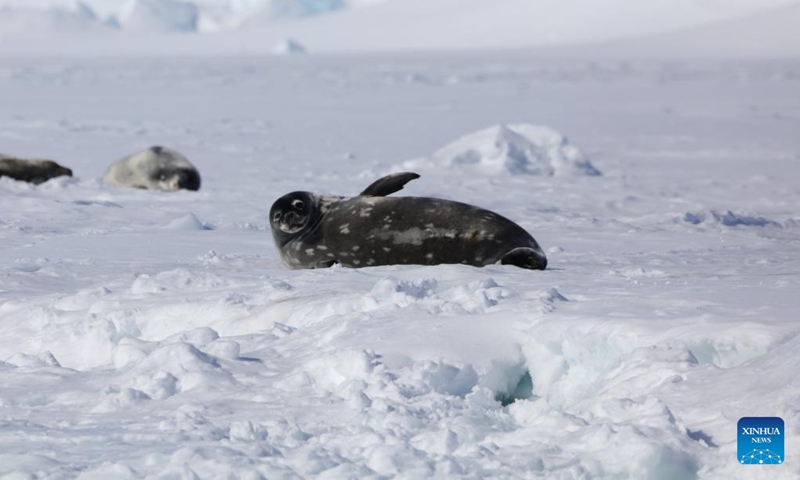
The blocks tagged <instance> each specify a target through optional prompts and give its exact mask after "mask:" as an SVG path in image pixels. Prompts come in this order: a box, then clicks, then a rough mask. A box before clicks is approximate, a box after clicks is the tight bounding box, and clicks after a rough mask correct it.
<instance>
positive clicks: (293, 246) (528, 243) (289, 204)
mask: <svg viewBox="0 0 800 480" xmlns="http://www.w3.org/2000/svg"><path fill="white" fill-rule="evenodd" d="M416 178H419V175H418V174H416V173H413V172H403V173H396V174H392V175H388V176H386V177H383V178H380V179H378V180H376V181H375V182H374V183H372V184H371V185H370V186H368V187H367V188H366V189H365V190H364V191H363V192H361V193H360V194H359V195H358V196H356V197H349V198H348V197H341V196H335V195H324V194H318V193H311V192H292V193H289V194H286V195H284V196H282V197H281V198H279V199H278V200H276V201H275V203H274V204H273V205H272V208H271V209H270V213H269V215H270V226H271V228H272V236H273V238H274V240H275V245H276V247H277V250H278V253H279V254H280V257H281V260H282V261H283V263H284V265H286V266H287V267H289V268H292V269H300V268H325V267H330V266H331V265H334V264H336V263H339V264H341V265H342V266H345V267H351V268H358V267H369V266H377V265H408V264H412V265H438V264H442V263H460V264H467V265H474V266H476V267H482V266H486V265H492V264H497V263H499V264H504V265H516V266H517V267H522V268H528V269H531V270H544V269H545V267H546V266H547V258H546V257H545V254H544V252H543V251H542V249H541V247H539V244H538V243H536V240H534V238H533V237H532V236H531V235H530V234H529V233H528V232H526V231H525V229H523V228H522V227H520V226H519V225H517V224H516V223H514V222H512V221H511V220H509V219H507V218H505V217H503V216H501V215H498V214H497V213H494V212H491V211H489V210H485V209H483V208H480V207H475V206H472V205H467V204H465V203H460V202H453V201H449V200H442V199H438V198H428V197H389V196H388V195H391V194H392V193H395V192H397V191H399V190H402V188H403V186H404V185H405V184H406V183H408V182H410V181H411V180H414V179H416Z"/></svg>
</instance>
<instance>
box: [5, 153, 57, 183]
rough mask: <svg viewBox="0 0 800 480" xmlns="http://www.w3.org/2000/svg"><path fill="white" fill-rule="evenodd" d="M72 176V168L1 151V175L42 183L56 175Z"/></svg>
mask: <svg viewBox="0 0 800 480" xmlns="http://www.w3.org/2000/svg"><path fill="white" fill-rule="evenodd" d="M63 176H67V177H71V176H72V170H70V169H69V168H67V167H64V166H62V165H59V164H57V163H56V162H54V161H52V160H46V159H43V158H18V157H14V156H12V155H5V154H2V153H0V177H10V178H13V179H14V180H22V181H23V182H28V183H33V184H36V185H38V184H40V183H44V182H46V181H48V180H50V179H51V178H55V177H63Z"/></svg>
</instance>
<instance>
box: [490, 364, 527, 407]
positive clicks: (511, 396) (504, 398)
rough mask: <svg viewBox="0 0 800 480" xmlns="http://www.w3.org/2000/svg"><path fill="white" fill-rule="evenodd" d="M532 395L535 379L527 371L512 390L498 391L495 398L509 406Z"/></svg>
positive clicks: (501, 403) (503, 404)
mask: <svg viewBox="0 0 800 480" xmlns="http://www.w3.org/2000/svg"><path fill="white" fill-rule="evenodd" d="M531 397H533V380H532V379H531V374H530V372H528V371H526V372H525V373H524V374H523V375H522V377H520V379H519V381H518V382H517V384H516V386H514V389H513V390H512V391H510V392H497V394H496V395H495V396H494V399H495V400H497V401H498V402H500V405H502V406H504V407H507V406H509V405H511V404H512V403H514V402H516V401H517V400H527V399H529V398H531Z"/></svg>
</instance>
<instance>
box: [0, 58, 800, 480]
mask: <svg viewBox="0 0 800 480" xmlns="http://www.w3.org/2000/svg"><path fill="white" fill-rule="evenodd" d="M799 93H800V62H798V61H793V60H784V61H780V60H774V61H767V60H763V61H702V62H701V61H652V62H644V61H636V62H626V61H622V60H619V61H614V60H607V61H596V62H591V61H582V60H578V59H560V58H558V57H557V56H544V55H541V56H540V55H537V54H534V53H525V52H517V53H513V52H484V53H480V54H479V53H473V54H466V53H461V54H434V53H428V54H413V55H412V54H404V55H398V54H395V55H377V54H376V55H345V56H340V57H337V56H319V57H315V56H308V57H285V58H278V57H276V58H255V57H241V58H211V57H207V58H193V59H192V58H190V59H186V58H183V59H179V58H161V59H153V58H149V59H148V58H113V59H112V58H94V59H90V58H72V59H68V58H61V59H55V58H54V59H50V60H43V59H35V60H34V59H25V58H18V59H9V58H6V59H0V105H1V107H0V152H4V153H12V154H16V155H20V156H29V157H45V158H52V159H54V160H56V161H58V162H59V163H61V164H63V165H66V166H69V167H70V168H72V169H73V171H74V172H75V177H74V178H71V179H70V178H59V179H54V180H51V181H49V182H47V183H45V184H42V185H39V186H34V185H28V184H25V183H21V182H16V181H12V180H10V179H8V178H0V242H2V248H1V249H0V478H8V479H33V478H36V479H61V478H80V479H100V478H102V479H109V478H115V479H125V478H170V479H171V478H185V479H191V478H241V479H258V478H270V479H272V478H287V479H291V478H312V477H314V478H330V479H341V478H374V479H379V478H408V479H412V478H413V479H419V478H547V479H656V480H675V479H726V480H727V479H748V480H750V479H764V480H767V479H770V480H773V479H794V478H798V476H800V467H799V466H798V465H800V463H799V462H798V458H800V447H798V446H799V445H800V442H799V441H798V437H799V436H800V379H798V377H797V372H798V371H800V355H798V351H799V350H800V323H798V309H800V296H799V295H798V292H800V95H799ZM523 123H527V124H531V125H538V126H547V127H549V128H551V129H553V132H556V133H552V134H550V133H548V134H546V135H545V137H546V138H549V139H551V140H552V139H554V138H556V137H554V136H553V135H557V134H558V133H560V134H561V135H563V136H564V137H565V138H566V139H568V142H569V145H571V147H570V148H571V149H572V148H574V149H577V150H579V153H580V155H581V157H580V158H584V159H585V160H587V161H589V162H591V165H592V166H593V168H595V169H596V170H597V171H599V172H600V173H601V175H586V174H585V173H586V171H585V170H582V169H566V170H559V169H556V170H555V172H547V173H555V175H554V176H550V175H548V174H545V175H536V174H533V173H532V172H530V171H526V170H525V169H522V170H520V169H515V168H495V167H492V166H491V165H488V164H486V163H485V162H484V163H480V162H479V164H478V167H480V168H473V167H475V165H463V164H461V163H459V162H458V161H451V160H448V159H449V158H451V157H446V158H445V156H443V155H444V154H445V153H447V152H452V151H454V150H453V149H454V148H455V149H458V148H462V147H464V148H467V149H469V148H476V149H478V150H480V151H482V152H489V153H487V155H488V154H490V153H491V152H496V151H499V152H500V154H505V153H508V152H512V153H513V152H516V151H517V150H518V149H516V147H513V148H512V147H508V145H511V144H514V145H519V144H517V143H514V142H522V141H523V140H519V138H518V137H513V136H509V135H510V134H509V133H508V132H507V129H506V130H504V129H503V128H500V127H493V126H496V125H508V126H513V125H518V124H523ZM487 128H494V130H492V132H501V135H500V136H493V135H494V134H493V133H492V132H490V133H488V134H487V133H486V132H484V133H483V134H480V135H475V136H472V137H468V138H467V140H469V141H471V142H473V143H472V144H469V145H466V144H465V143H463V141H462V143H458V142H459V139H461V140H464V137H465V136H467V135H470V134H473V133H475V132H480V131H483V130H485V129H487ZM546 131H547V132H550V131H549V130H546ZM548 135H549V136H548ZM512 137H513V138H512ZM509 138H512V140H513V141H510V140H509ZM558 138H560V137H558ZM553 141H554V142H555V143H554V145H561V144H560V143H559V142H558V141H555V140H553ZM451 142H456V144H451ZM504 142H510V143H504ZM467 143H469V142H467ZM151 145H166V146H170V147H173V148H175V149H177V150H179V151H181V152H183V153H184V154H185V155H186V156H187V157H188V158H189V159H190V160H191V161H192V162H193V163H194V164H195V165H196V166H197V167H198V169H199V170H200V173H201V174H202V180H203V184H202V188H201V189H200V191H199V192H178V193H162V192H154V191H144V190H126V189H122V188H116V187H111V186H107V185H104V184H103V183H102V182H101V181H100V178H101V177H102V175H103V173H104V171H105V169H106V168H107V166H108V165H110V164H111V163H112V162H113V161H115V160H117V159H119V158H121V157H123V156H126V155H129V154H131V153H133V152H136V151H139V150H143V149H145V148H148V147H150V146H151ZM448 145H449V148H443V147H446V146H448ZM465 145H466V147H465ZM504 149H505V150H504ZM515 149H516V150H515ZM571 149H570V150H569V152H572V153H564V155H566V157H565V158H568V159H573V160H574V159H575V158H578V157H575V156H574V155H577V154H575V152H574V151H573V150H571ZM459 151H460V150H459ZM543 152H544V153H542V157H541V158H540V159H543V160H542V161H545V162H546V161H549V160H550V159H551V155H555V153H553V152H554V151H553V150H551V149H544V150H543ZM562 153H563V152H562ZM512 156H513V155H512ZM514 158H516V159H517V160H519V158H518V157H514ZM409 167H413V168H414V169H415V171H418V173H420V174H421V175H422V177H421V178H420V179H418V180H415V181H413V182H411V183H410V184H408V185H407V186H406V188H405V189H404V190H403V191H402V192H399V193H397V194H396V195H416V196H434V197H440V198H446V199H451V200H458V201H462V202H467V203H472V204H475V205H479V206H482V207H485V208H489V209H491V210H494V211H496V212H498V213H500V214H502V215H504V216H506V217H508V218H510V219H512V220H514V221H516V222H518V223H519V224H520V225H522V226H523V227H525V228H526V229H527V230H528V231H529V232H531V234H532V235H533V236H534V237H535V238H536V239H537V240H538V242H539V243H540V244H541V245H542V247H543V249H544V250H545V252H546V253H547V256H548V260H549V266H548V269H547V270H545V271H542V272H537V271H527V270H522V269H518V268H515V267H511V266H489V267H486V268H474V267H467V266H458V265H442V266H435V267H419V266H393V267H374V268H364V269H357V270H353V269H345V268H340V267H333V268H330V269H324V270H305V271H292V270H288V269H286V268H285V267H284V266H282V265H281V264H280V260H279V257H278V255H277V253H276V251H275V248H274V246H273V243H272V237H271V234H270V231H269V223H268V218H267V214H268V212H269V208H270V206H271V204H272V202H273V201H274V200H275V199H277V198H278V197H280V196H281V195H283V194H285V193H288V192H290V191H293V190H308V191H314V192H326V193H332V194H341V195H355V194H357V193H358V192H359V191H361V190H362V189H363V188H364V187H366V186H367V185H368V184H369V183H371V182H372V181H373V180H375V179H376V178H378V177H380V176H382V175H384V174H386V173H387V172H391V171H398V170H403V169H407V168H409ZM483 167H486V168H483ZM534 173H535V172H534ZM540 173H541V172H540ZM514 399H516V401H514V402H513V403H510V404H509V402H511V401H512V400H514ZM504 404H507V405H504ZM745 416H778V417H781V418H783V419H784V421H785V423H786V432H785V435H786V463H785V464H783V465H778V466H750V465H739V463H738V462H737V459H736V422H737V421H738V419H739V418H740V417H745Z"/></svg>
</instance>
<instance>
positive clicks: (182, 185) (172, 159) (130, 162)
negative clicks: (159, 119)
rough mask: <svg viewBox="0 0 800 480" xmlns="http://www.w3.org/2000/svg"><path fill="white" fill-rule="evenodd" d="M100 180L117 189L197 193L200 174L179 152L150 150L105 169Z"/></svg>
mask: <svg viewBox="0 0 800 480" xmlns="http://www.w3.org/2000/svg"><path fill="white" fill-rule="evenodd" d="M103 181H104V182H106V183H108V184H109V185H116V186H118V187H131V188H143V189H147V190H163V191H166V192H174V191H176V190H199V189H200V173H198V171H197V169H196V168H195V167H194V165H192V164H191V163H190V162H189V160H187V159H186V157H184V156H183V155H181V153H180V152H178V151H177V150H173V149H171V148H167V147H160V146H155V147H150V148H148V149H147V150H145V151H143V152H139V153H135V154H133V155H131V156H129V157H125V158H123V159H122V160H118V161H116V162H114V163H113V164H111V166H110V167H108V171H106V174H105V175H104V176H103Z"/></svg>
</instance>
